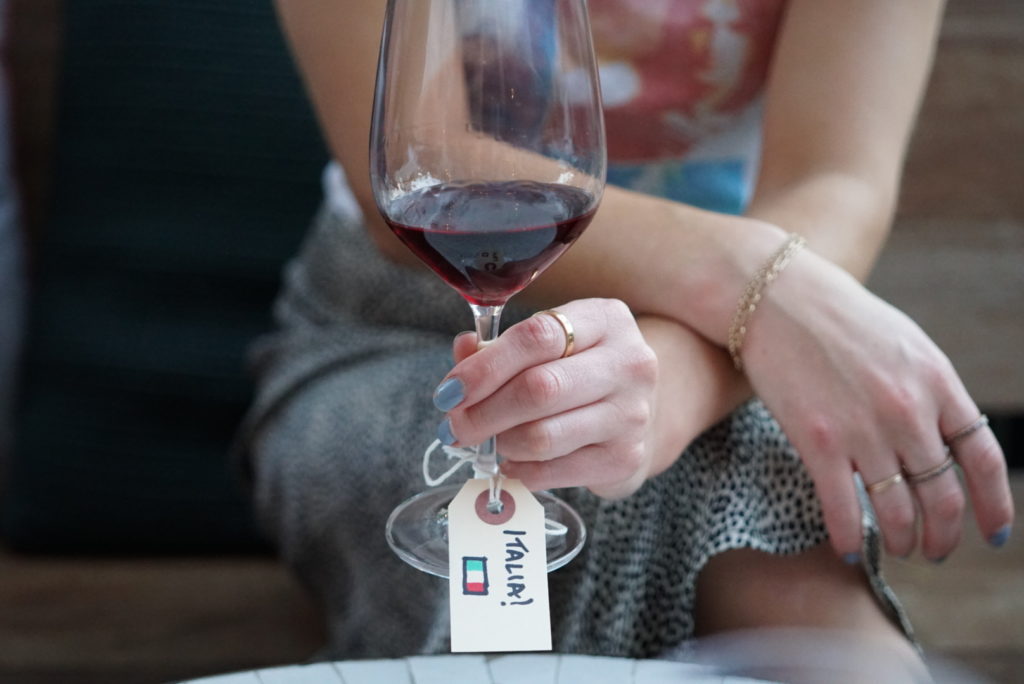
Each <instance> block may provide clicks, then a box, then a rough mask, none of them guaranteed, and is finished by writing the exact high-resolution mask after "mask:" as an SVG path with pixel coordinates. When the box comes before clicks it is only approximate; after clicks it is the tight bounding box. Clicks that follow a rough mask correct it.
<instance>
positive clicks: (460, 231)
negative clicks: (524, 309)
mask: <svg viewBox="0 0 1024 684" xmlns="http://www.w3.org/2000/svg"><path fill="white" fill-rule="evenodd" d="M596 205H597V201H596V199H595V198H594V197H593V196H592V195H591V194H589V193H588V192H587V191H585V190H583V189H580V188H575V187H572V186H568V185H558V184H554V183H542V182H537V181H504V182H487V183H472V182H470V183H441V184H439V185H434V186H431V187H428V188H424V189H422V190H417V191H415V192H411V193H409V194H407V195H404V196H402V197H400V198H399V199H398V200H396V201H394V202H393V203H392V204H391V206H390V207H389V209H388V211H387V212H386V213H385V220H386V221H387V223H388V225H389V226H391V230H393V231H394V232H395V234H396V235H397V236H398V238H399V239H400V240H401V241H402V242H403V243H405V245H406V246H407V247H409V249H411V250H412V251H413V252H415V253H416V255H417V256H418V257H419V258H420V259H421V260H423V261H424V262H425V263H426V264H427V265H428V266H430V267H431V268H432V269H433V270H434V271H435V272H436V273H437V274H438V275H439V276H441V277H442V278H443V279H444V280H445V282H447V283H448V284H449V285H451V286H452V287H453V288H455V289H456V290H458V291H459V293H460V294H461V295H462V296H463V297H465V298H466V300H468V301H469V302H472V303H473V304H478V305H482V306H498V305H501V304H504V303H505V302H506V301H508V299H509V297H511V296H512V295H514V294H515V293H517V292H519V291H520V290H522V289H523V288H524V287H526V286H527V285H529V284H530V283H531V282H532V281H533V279H534V278H536V277H537V275H539V274H540V273H541V271H543V270H544V269H545V268H547V267H548V266H549V265H550V264H551V263H552V262H553V261H554V260H555V259H557V258H558V257H559V256H561V254H562V252H564V251H565V250H566V249H567V248H568V247H569V245H571V244H572V243H573V242H575V241H576V238H578V237H579V236H580V234H581V233H582V232H583V229H584V228H586V227H587V225H588V224H589V223H590V220H591V219H592V218H593V216H594V211H595V208H596Z"/></svg>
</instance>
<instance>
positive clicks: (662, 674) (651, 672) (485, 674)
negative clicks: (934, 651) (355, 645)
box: [188, 654, 755, 684]
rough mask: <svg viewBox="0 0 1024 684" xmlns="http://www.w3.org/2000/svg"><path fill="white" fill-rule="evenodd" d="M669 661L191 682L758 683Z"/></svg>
mask: <svg viewBox="0 0 1024 684" xmlns="http://www.w3.org/2000/svg"><path fill="white" fill-rule="evenodd" d="M754 681H755V680H751V679H742V678H739V677H723V676H721V675H716V674H715V673H714V671H713V670H712V669H710V668H708V667H705V666H701V665H694V664H690V663H676V662H670V661H667V660H629V659H626V658H605V657H597V656H578V655H558V654H514V655H505V656H497V657H485V656H480V655H451V656H417V657H411V658H403V659H397V660H354V661H344V662H335V663H319V664H316V665H291V666H287V667H277V668H269V669H264V670H253V671H250V672H237V673H233V674H224V675H218V676H215V677H204V678H202V679H193V680H190V681H189V682H188V684H669V683H671V684H753V682H754Z"/></svg>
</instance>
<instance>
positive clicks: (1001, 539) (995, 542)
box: [988, 525, 1010, 548]
mask: <svg viewBox="0 0 1024 684" xmlns="http://www.w3.org/2000/svg"><path fill="white" fill-rule="evenodd" d="M1009 539H1010V526H1009V525H1003V526H1002V527H1000V528H999V531H998V532H996V533H995V534H993V535H992V536H991V537H989V538H988V543H989V544H991V545H992V546H994V547H996V548H999V547H1000V546H1003V545H1004V544H1006V542H1007V541H1009Z"/></svg>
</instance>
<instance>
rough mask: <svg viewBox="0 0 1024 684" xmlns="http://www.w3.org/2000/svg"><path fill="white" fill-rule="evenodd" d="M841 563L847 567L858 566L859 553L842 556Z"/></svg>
mask: <svg viewBox="0 0 1024 684" xmlns="http://www.w3.org/2000/svg"><path fill="white" fill-rule="evenodd" d="M843 562H844V563H846V564H847V565H858V564H859V563H860V553H859V552H858V553H848V554H846V555H845V556H843Z"/></svg>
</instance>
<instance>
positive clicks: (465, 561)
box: [462, 556, 489, 596]
mask: <svg viewBox="0 0 1024 684" xmlns="http://www.w3.org/2000/svg"><path fill="white" fill-rule="evenodd" d="M488 585H489V583H488V581H487V558H484V557H481V556H463V557H462V593H463V594H465V595H467V596H487V588H488Z"/></svg>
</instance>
